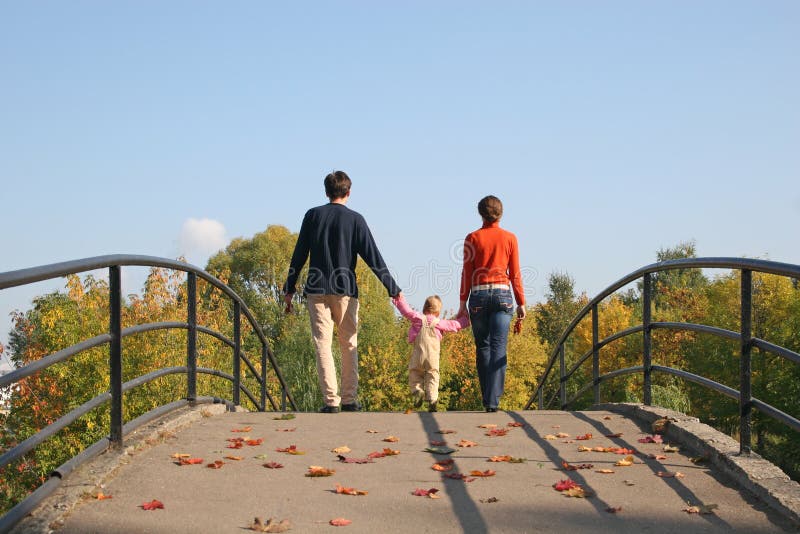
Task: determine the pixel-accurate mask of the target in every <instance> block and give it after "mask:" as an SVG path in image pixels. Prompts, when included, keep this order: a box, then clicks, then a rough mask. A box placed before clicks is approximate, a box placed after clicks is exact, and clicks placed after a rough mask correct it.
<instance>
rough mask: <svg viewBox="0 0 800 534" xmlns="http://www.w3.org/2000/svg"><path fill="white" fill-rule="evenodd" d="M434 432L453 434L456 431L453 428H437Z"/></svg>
mask: <svg viewBox="0 0 800 534" xmlns="http://www.w3.org/2000/svg"><path fill="white" fill-rule="evenodd" d="M436 433H437V434H455V433H456V431H455V430H437V431H436Z"/></svg>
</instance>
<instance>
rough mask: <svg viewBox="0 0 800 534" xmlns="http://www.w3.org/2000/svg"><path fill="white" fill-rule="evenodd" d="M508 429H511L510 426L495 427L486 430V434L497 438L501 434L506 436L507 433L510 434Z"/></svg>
mask: <svg viewBox="0 0 800 534" xmlns="http://www.w3.org/2000/svg"><path fill="white" fill-rule="evenodd" d="M508 430H509V429H508V428H493V429H491V430H489V431H488V432H486V435H487V436H491V437H493V438H496V437H499V436H505V435H506V434H508Z"/></svg>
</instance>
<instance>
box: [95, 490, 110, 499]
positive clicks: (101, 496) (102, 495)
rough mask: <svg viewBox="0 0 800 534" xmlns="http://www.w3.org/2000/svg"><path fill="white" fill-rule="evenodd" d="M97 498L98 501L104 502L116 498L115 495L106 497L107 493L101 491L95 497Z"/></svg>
mask: <svg viewBox="0 0 800 534" xmlns="http://www.w3.org/2000/svg"><path fill="white" fill-rule="evenodd" d="M95 498H96V499H97V500H98V501H104V500H106V499H113V498H114V496H113V495H106V494H105V493H103V492H102V491H101V492H100V493H98V494H97V495H96V496H95Z"/></svg>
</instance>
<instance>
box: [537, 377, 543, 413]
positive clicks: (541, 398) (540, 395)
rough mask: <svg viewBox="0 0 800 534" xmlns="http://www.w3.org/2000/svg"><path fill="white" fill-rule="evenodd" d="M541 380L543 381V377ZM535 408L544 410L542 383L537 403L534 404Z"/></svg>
mask: <svg viewBox="0 0 800 534" xmlns="http://www.w3.org/2000/svg"><path fill="white" fill-rule="evenodd" d="M542 381H543V382H544V377H542ZM536 409H537V410H544V383H542V387H540V388H539V404H537V405H536Z"/></svg>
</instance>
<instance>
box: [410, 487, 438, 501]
mask: <svg viewBox="0 0 800 534" xmlns="http://www.w3.org/2000/svg"><path fill="white" fill-rule="evenodd" d="M437 493H439V490H438V489H436V488H431V489H422V488H417V489H415V490H414V491H412V492H411V495H416V496H417V497H430V498H431V499H438V498H439V496H438V495H437Z"/></svg>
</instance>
